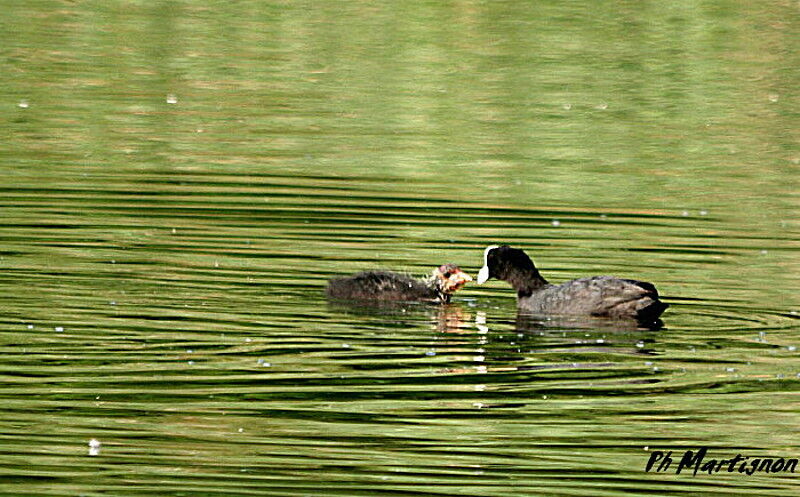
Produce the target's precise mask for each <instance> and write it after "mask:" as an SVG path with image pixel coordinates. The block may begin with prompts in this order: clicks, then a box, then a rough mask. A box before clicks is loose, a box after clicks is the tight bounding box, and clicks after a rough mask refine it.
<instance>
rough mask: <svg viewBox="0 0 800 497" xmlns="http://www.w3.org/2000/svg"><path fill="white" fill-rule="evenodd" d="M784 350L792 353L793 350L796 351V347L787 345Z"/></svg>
mask: <svg viewBox="0 0 800 497" xmlns="http://www.w3.org/2000/svg"><path fill="white" fill-rule="evenodd" d="M786 350H788V351H789V352H794V351H795V350H797V347H796V346H795V345H789V346H788V347H786Z"/></svg>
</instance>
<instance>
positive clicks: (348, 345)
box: [342, 343, 350, 349]
mask: <svg viewBox="0 0 800 497" xmlns="http://www.w3.org/2000/svg"><path fill="white" fill-rule="evenodd" d="M342 348H343V349H349V348H350V344H349V343H343V344H342Z"/></svg>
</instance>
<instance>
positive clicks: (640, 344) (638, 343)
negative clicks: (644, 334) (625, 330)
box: [636, 342, 644, 349]
mask: <svg viewBox="0 0 800 497" xmlns="http://www.w3.org/2000/svg"><path fill="white" fill-rule="evenodd" d="M636 348H639V349H641V348H644V342H636Z"/></svg>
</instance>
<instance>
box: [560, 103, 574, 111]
mask: <svg viewBox="0 0 800 497" xmlns="http://www.w3.org/2000/svg"><path fill="white" fill-rule="evenodd" d="M561 108H562V109H564V110H570V109H571V108H572V104H564V105H562V106H561Z"/></svg>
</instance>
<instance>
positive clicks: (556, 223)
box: [550, 219, 561, 228]
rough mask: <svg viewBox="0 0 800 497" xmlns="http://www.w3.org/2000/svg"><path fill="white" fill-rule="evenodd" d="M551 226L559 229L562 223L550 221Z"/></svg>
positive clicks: (556, 220)
mask: <svg viewBox="0 0 800 497" xmlns="http://www.w3.org/2000/svg"><path fill="white" fill-rule="evenodd" d="M550 224H552V225H553V226H555V227H556V228H558V227H559V226H561V221H559V220H558V219H553V220H552V221H550Z"/></svg>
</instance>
